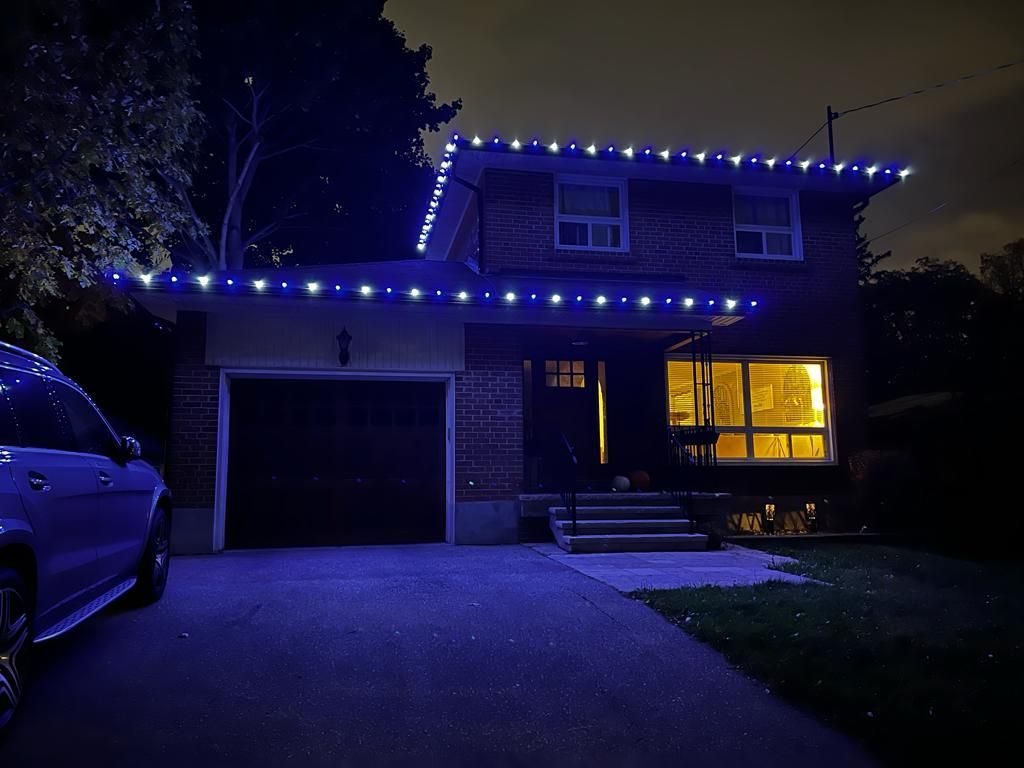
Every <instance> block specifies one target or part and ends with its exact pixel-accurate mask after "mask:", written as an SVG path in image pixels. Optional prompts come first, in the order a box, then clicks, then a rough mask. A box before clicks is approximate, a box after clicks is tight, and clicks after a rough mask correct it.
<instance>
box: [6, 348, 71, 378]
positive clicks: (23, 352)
mask: <svg viewBox="0 0 1024 768" xmlns="http://www.w3.org/2000/svg"><path fill="white" fill-rule="evenodd" d="M0 352H7V353H9V354H12V355H14V356H15V357H21V358H24V359H25V360H29V361H31V362H33V363H37V364H38V365H43V366H46V367H47V368H49V369H51V370H53V371H57V366H56V365H54V364H53V363H51V362H50V361H49V360H47V359H46V358H45V357H43V356H42V355H37V354H36V353H35V352H29V351H28V350H27V349H22V348H21V347H16V346H14V345H13V344H8V343H7V342H6V341H0ZM57 372H58V373H59V371H57Z"/></svg>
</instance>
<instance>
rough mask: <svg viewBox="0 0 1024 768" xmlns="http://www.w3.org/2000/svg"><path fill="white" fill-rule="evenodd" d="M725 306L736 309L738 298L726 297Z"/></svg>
mask: <svg viewBox="0 0 1024 768" xmlns="http://www.w3.org/2000/svg"><path fill="white" fill-rule="evenodd" d="M725 306H726V307H728V308H729V309H735V308H736V299H726V300H725Z"/></svg>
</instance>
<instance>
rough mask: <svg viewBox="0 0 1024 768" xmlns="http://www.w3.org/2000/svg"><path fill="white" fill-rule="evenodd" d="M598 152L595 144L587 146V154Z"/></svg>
mask: <svg viewBox="0 0 1024 768" xmlns="http://www.w3.org/2000/svg"><path fill="white" fill-rule="evenodd" d="M596 152H597V147H596V146H594V145H593V144H591V145H590V146H589V147H587V154H588V155H593V154H595V153H596Z"/></svg>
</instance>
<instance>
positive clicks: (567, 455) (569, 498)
mask: <svg viewBox="0 0 1024 768" xmlns="http://www.w3.org/2000/svg"><path fill="white" fill-rule="evenodd" d="M558 436H559V437H560V438H561V442H562V446H561V447H562V450H560V451H559V458H558V459H557V460H556V463H557V465H558V466H559V469H560V471H559V472H558V478H559V483H558V493H559V495H560V496H561V497H562V506H563V507H565V511H566V513H568V515H569V517H570V519H571V520H572V535H573V536H575V535H576V483H577V479H576V472H577V467H578V465H579V460H578V459H577V458H576V449H575V448H573V446H572V443H570V442H569V438H567V437H566V436H565V433H564V432H559V433H558Z"/></svg>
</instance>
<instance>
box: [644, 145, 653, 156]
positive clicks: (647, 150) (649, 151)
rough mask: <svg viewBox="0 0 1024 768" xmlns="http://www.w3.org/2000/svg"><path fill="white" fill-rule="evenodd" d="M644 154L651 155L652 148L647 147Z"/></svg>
mask: <svg viewBox="0 0 1024 768" xmlns="http://www.w3.org/2000/svg"><path fill="white" fill-rule="evenodd" d="M644 154H645V155H648V156H649V155H650V154H651V148H650V147H647V149H645V150H644Z"/></svg>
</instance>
